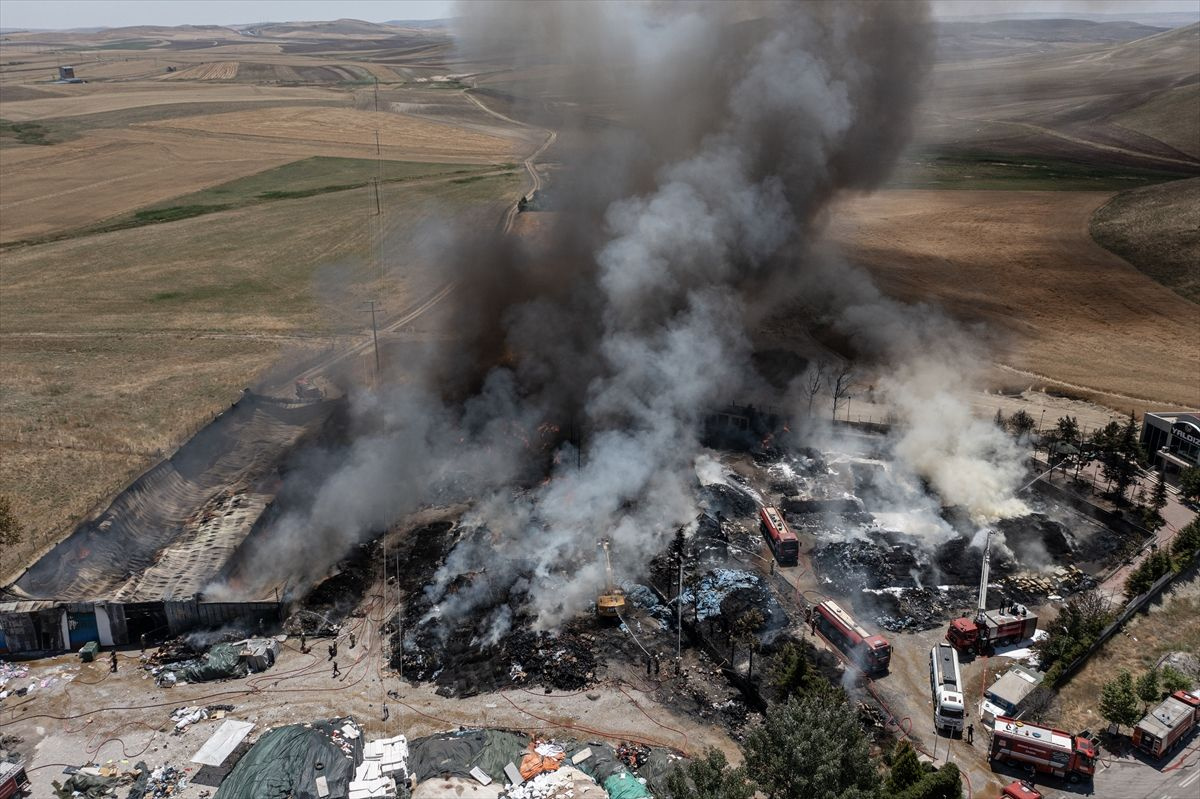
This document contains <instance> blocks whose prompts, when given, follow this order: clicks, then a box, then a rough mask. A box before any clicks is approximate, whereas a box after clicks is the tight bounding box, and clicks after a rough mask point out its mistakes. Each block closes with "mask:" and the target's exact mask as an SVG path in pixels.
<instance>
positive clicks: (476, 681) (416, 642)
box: [391, 619, 598, 696]
mask: <svg viewBox="0 0 1200 799" xmlns="http://www.w3.org/2000/svg"><path fill="white" fill-rule="evenodd" d="M520 621H521V620H517V622H516V623H518V624H520ZM524 621H525V622H528V621H529V620H528V619H525V620H524ZM443 635H445V637H443ZM393 641H394V644H398V642H399V634H398V633H397V635H396V637H395V638H394V639H393ZM393 652H394V654H393V655H392V661H391V663H392V667H393V668H395V669H402V670H403V673H404V677H405V679H409V680H416V681H420V682H434V683H437V685H438V686H439V687H438V693H439V694H441V695H443V696H474V695H475V694H478V693H486V692H489V691H497V690H501V689H503V688H507V687H510V686H514V685H541V686H543V687H545V688H553V689H557V690H562V691H575V690H579V689H581V688H586V687H587V686H588V685H590V684H592V683H593V682H595V680H596V671H597V668H598V666H597V662H596V651H595V638H594V636H592V635H590V634H588V633H586V632H581V631H573V630H569V629H568V630H563V631H561V632H545V631H540V632H534V631H532V630H528V629H518V630H516V631H515V632H509V633H507V634H505V635H503V636H502V637H501V638H500V639H499V640H497V641H496V642H494V643H490V644H481V643H480V641H479V639H478V638H477V637H476V636H475V633H474V631H473V630H471V629H469V627H467V628H463V627H459V628H456V629H454V630H451V631H449V632H448V633H444V632H443V630H442V629H441V628H440V627H439V626H438V625H437V624H430V623H427V624H425V625H422V626H421V627H420V628H418V632H417V633H416V634H415V635H406V637H405V639H404V651H403V655H402V656H401V653H400V651H399V648H398V647H394V649H393Z"/></svg>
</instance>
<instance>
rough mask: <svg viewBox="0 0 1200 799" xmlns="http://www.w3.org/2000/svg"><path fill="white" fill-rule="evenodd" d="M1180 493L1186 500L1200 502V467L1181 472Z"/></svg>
mask: <svg viewBox="0 0 1200 799" xmlns="http://www.w3.org/2000/svg"><path fill="white" fill-rule="evenodd" d="M1179 491H1180V493H1182V494H1183V498H1184V499H1186V500H1188V501H1190V502H1200V466H1192V467H1191V468H1189V469H1184V470H1183V471H1182V472H1180V474H1179Z"/></svg>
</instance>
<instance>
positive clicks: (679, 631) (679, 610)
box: [675, 552, 683, 663]
mask: <svg viewBox="0 0 1200 799" xmlns="http://www.w3.org/2000/svg"><path fill="white" fill-rule="evenodd" d="M682 650H683V553H682V552H680V553H679V590H678V591H677V592H676V593H675V662H676V663H678V662H679V657H680V652H681V651H682Z"/></svg>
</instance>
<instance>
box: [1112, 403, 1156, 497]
mask: <svg viewBox="0 0 1200 799" xmlns="http://www.w3.org/2000/svg"><path fill="white" fill-rule="evenodd" d="M1145 459H1146V455H1145V452H1144V450H1143V449H1142V444H1141V442H1140V441H1139V440H1138V427H1137V420H1136V419H1135V418H1134V415H1133V411H1130V412H1129V420H1128V421H1127V422H1126V423H1125V424H1124V425H1122V427H1121V433H1120V437H1119V438H1118V439H1117V442H1116V457H1115V459H1114V461H1113V463H1112V465H1111V466H1110V467H1109V471H1106V472H1105V475H1104V477H1105V479H1106V480H1108V479H1110V472H1111V482H1112V484H1113V498H1114V499H1115V500H1117V502H1118V503H1124V502H1125V501H1126V498H1125V494H1126V492H1128V491H1129V487H1130V486H1131V485H1133V482H1134V477H1135V476H1136V475H1137V467H1138V463H1140V462H1141V461H1144V460H1145Z"/></svg>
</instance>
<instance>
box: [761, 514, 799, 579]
mask: <svg viewBox="0 0 1200 799" xmlns="http://www.w3.org/2000/svg"><path fill="white" fill-rule="evenodd" d="M758 518H759V525H758V526H759V527H761V528H762V534H763V538H765V539H767V546H769V547H770V548H771V552H773V553H774V555H775V560H777V561H779V565H780V566H795V565H796V560H797V559H798V558H799V556H800V541H799V540H798V539H797V538H796V534H795V533H793V532H792V529H791V528H790V527H788V524H787V522H786V521H784V518H783V514H782V513H780V512H779V508H772V507H770V506H764V507H762V508H759V509H758Z"/></svg>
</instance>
